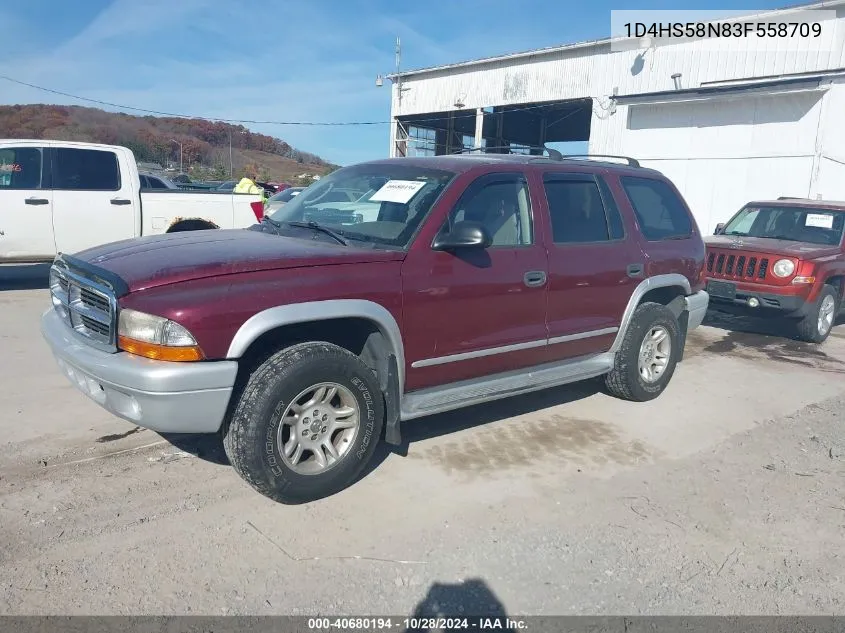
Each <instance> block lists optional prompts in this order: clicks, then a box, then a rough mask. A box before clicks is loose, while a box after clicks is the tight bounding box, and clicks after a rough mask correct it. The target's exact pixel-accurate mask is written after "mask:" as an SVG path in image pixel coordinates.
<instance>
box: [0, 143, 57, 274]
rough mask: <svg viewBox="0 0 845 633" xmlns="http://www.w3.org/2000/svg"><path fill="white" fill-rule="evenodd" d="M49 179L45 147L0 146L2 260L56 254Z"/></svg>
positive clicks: (0, 238)
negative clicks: (46, 168)
mask: <svg viewBox="0 0 845 633" xmlns="http://www.w3.org/2000/svg"><path fill="white" fill-rule="evenodd" d="M46 166H47V167H49V163H47V165H46ZM48 181H49V174H48V173H47V171H46V170H45V162H44V149H43V148H41V147H14V146H7V147H2V148H0V261H7V262H13V261H22V260H32V259H52V258H53V256H54V255H55V254H56V245H55V243H54V241H53V204H52V203H53V193H52V192H51V191H50V190H49V183H48Z"/></svg>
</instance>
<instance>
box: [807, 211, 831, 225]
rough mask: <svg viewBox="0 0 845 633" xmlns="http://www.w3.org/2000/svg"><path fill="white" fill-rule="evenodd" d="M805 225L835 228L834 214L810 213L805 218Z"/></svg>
mask: <svg viewBox="0 0 845 633" xmlns="http://www.w3.org/2000/svg"><path fill="white" fill-rule="evenodd" d="M804 225H805V226H816V227H818V228H820V229H832V228H833V216H832V215H828V214H826V213H808V214H807V219H806V220H804Z"/></svg>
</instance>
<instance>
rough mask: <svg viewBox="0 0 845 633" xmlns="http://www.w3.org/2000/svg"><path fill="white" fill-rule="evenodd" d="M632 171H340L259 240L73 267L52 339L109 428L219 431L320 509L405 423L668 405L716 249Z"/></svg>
mask: <svg viewBox="0 0 845 633" xmlns="http://www.w3.org/2000/svg"><path fill="white" fill-rule="evenodd" d="M629 162H630V164H629V165H619V164H614V163H613V162H612V161H611V162H607V161H605V162H600V161H596V160H590V159H587V160H570V159H563V158H562V157H559V156H557V157H551V158H546V157H542V156H531V157H529V156H522V157H520V156H504V155H499V156H495V155H475V156H473V155H465V156H441V157H429V158H400V159H389V160H381V161H374V162H368V163H363V164H359V165H355V166H351V167H346V168H343V169H340V170H338V171H336V172H334V173H332V174H331V175H329V176H327V177H325V178H324V179H322V180H320V181H319V182H317V183H315V184H313V185H311V186H310V187H308V188H307V189H305V190H304V191H303V192H302V193H300V194H299V195H298V196H297V197H295V198H294V199H293V200H291V201H290V202H289V203H288V204H286V205H284V206H283V207H280V208H279V209H277V210H276V211H274V212H272V213H270V214H269V215H268V216H267V217H265V218H264V219H263V220H262V221H261V223H260V224H257V225H255V226H253V227H251V228H250V229H241V230H228V231H226V230H206V231H195V232H185V233H177V234H169V235H162V236H155V237H144V238H139V239H134V240H129V241H124V242H119V243H115V244H109V245H106V246H101V247H98V248H94V249H91V250H88V251H85V252H83V253H79V254H77V255H75V256H66V255H60V256H59V257H57V259H56V261H55V263H54V265H53V267H52V271H51V280H50V289H51V293H52V300H53V308H52V309H50V310H48V311H47V312H46V313H45V314H44V317H43V321H42V331H43V334H44V337H45V338H46V340H47V342H48V343H49V344H50V346H51V347H52V349H53V351H54V353H55V355H56V357H57V359H58V363H59V365H60V367H61V368H62V369H63V370H64V372H65V373H66V374H67V375H68V377H69V378H70V379H71V381H72V382H73V384H74V385H76V386H77V387H78V388H79V389H80V390H82V391H83V392H84V393H86V394H87V395H88V396H90V397H91V398H93V399H94V400H95V401H97V402H98V403H99V404H100V405H102V406H103V407H105V408H106V409H108V410H109V411H111V412H113V413H114V414H116V415H118V416H120V417H123V418H125V419H126V420H129V421H130V422H132V423H134V424H138V425H140V426H144V427H147V428H150V429H153V430H156V431H160V432H175V433H216V432H220V433H221V434H222V436H223V441H224V445H225V449H226V452H227V455H228V457H229V460H230V461H231V463H232V465H233V466H234V467H235V469H236V470H237V472H238V473H240V474H241V475H242V476H243V478H244V479H246V481H247V482H249V483H250V484H251V485H252V486H253V487H255V488H256V489H257V490H258V491H260V492H261V493H263V494H265V495H267V496H269V497H271V498H273V499H276V500H279V501H282V502H298V501H303V500H307V499H314V498H317V497H321V496H325V495H327V494H330V493H332V492H335V491H337V490H339V489H341V488H342V487H344V486H346V485H348V484H349V483H350V482H351V481H353V480H354V479H355V478H356V477H357V476H358V475H359V473H360V472H361V471H362V469H363V468H364V466H365V464H366V463H367V461H368V460H369V459H370V458H371V457H372V455H373V452H374V450H375V448H376V445H377V443H378V442H379V441H380V440H381V438H382V433H384V438H385V440H386V441H387V442H388V443H392V444H398V443H399V442H400V432H399V431H400V423H401V422H403V421H406V420H411V419H414V418H419V417H422V416H426V415H430V414H435V413H439V412H442V411H447V410H449V409H456V408H459V407H465V406H468V405H473V404H478V403H482V402H488V401H492V400H495V399H497V398H503V397H507V396H512V395H516V394H522V393H527V392H531V391H534V390H538V389H544V388H547V387H553V386H557V385H562V384H566V383H571V382H574V381H578V380H583V379H587V378H594V377H598V376H604V377H605V382H606V385H607V388H608V390H609V391H610V392H611V393H613V394H615V395H617V396H619V397H622V398H625V399H629V400H635V401H644V400H649V399H652V398H655V397H657V396H658V395H659V394H660V393H661V392H662V391H663V390H664V389H665V387H666V385H667V384H668V383H669V380H670V379H671V377H672V374H673V372H674V370H675V365H676V363H677V362H678V361H680V360H681V358H682V355H683V348H684V344H685V340H686V333H687V332H688V331H689V330H690V329H692V328H695V327H697V326H698V325H700V323H701V321H702V320H703V318H704V314H705V312H706V309H707V304H708V297H707V293H706V292H704V291H703V288H704V283H705V279H704V256H705V249H704V242H703V240H702V237H701V235H700V234H699V231H698V228H697V227H696V223H695V221H694V219H693V217H692V215H691V213H690V211H689V209H688V208H687V206H686V204H685V203H684V201H683V200H682V198H681V196H680V195H679V193H678V191H677V190H676V188H675V187H674V186H673V185H672V184H671V183H670V182H669V181H668V180H667V179H666V178H665V177H663V176H662V175H661V174H660V173H658V172H656V171H652V170H650V169H643V168H640V167H639V165H638V164H637V163H636V161H633V160H630V161H629ZM335 190H342V191H354V192H356V196H354V197H353V199H351V200H347V201H338V197H337V196H335V195H333V192H334V191H335ZM357 194H360V195H357Z"/></svg>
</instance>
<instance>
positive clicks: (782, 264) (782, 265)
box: [772, 259, 795, 277]
mask: <svg viewBox="0 0 845 633" xmlns="http://www.w3.org/2000/svg"><path fill="white" fill-rule="evenodd" d="M772 272H773V273H774V274H775V276H776V277H789V276H790V275H791V274H792V273H794V272H795V264H794V263H793V262H792V260H791V259H779V260H777V261H776V262H775V265H774V266H772Z"/></svg>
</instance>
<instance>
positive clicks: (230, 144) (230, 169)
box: [229, 126, 234, 178]
mask: <svg viewBox="0 0 845 633" xmlns="http://www.w3.org/2000/svg"><path fill="white" fill-rule="evenodd" d="M233 173H234V168H233V167H232V127H231V126H229V178H231V177H232V174H233Z"/></svg>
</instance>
